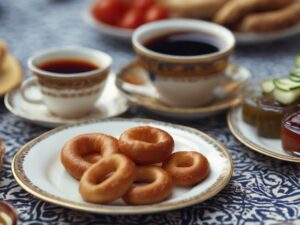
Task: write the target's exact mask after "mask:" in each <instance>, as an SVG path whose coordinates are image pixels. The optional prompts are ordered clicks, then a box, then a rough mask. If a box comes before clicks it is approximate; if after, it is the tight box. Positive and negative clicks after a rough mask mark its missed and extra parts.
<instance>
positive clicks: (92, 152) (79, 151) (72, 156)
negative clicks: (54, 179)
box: [61, 133, 119, 180]
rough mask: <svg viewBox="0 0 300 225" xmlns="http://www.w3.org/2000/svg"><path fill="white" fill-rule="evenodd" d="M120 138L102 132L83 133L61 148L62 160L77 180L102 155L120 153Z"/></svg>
mask: <svg viewBox="0 0 300 225" xmlns="http://www.w3.org/2000/svg"><path fill="white" fill-rule="evenodd" d="M118 152H119V147H118V140H117V139H116V138H114V137H112V136H108V135H104V134H101V133H92V134H83V135H79V136H76V137H74V138H72V139H71V140H69V141H68V142H67V143H66V144H65V145H64V146H63V148H62V150H61V162H62V164H63V166H64V167H65V169H66V170H67V171H68V172H69V173H70V174H71V175H72V176H73V177H74V178H75V179H77V180H80V178H81V176H82V175H83V173H84V172H85V171H86V170H87V169H88V168H89V167H90V166H91V165H92V164H93V163H95V162H97V161H99V159H100V158H101V157H106V156H109V155H111V154H113V153H118Z"/></svg>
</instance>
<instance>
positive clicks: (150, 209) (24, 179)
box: [12, 118, 233, 214]
mask: <svg viewBox="0 0 300 225" xmlns="http://www.w3.org/2000/svg"><path fill="white" fill-rule="evenodd" d="M107 121H117V122H128V121H134V122H138V123H152V124H154V125H160V126H167V127H172V128H176V129H180V130H183V131H186V132H190V133H193V134H195V135H197V136H199V137H200V138H201V139H204V140H205V141H206V142H207V143H209V144H211V145H213V146H214V147H215V148H216V149H217V151H218V152H219V156H221V157H222V158H223V159H224V160H226V161H227V162H228V163H226V168H224V169H223V170H222V171H221V174H220V175H219V178H218V179H217V181H216V182H215V183H214V184H212V185H211V186H210V187H208V188H207V189H206V190H205V191H204V192H201V194H199V195H197V196H194V197H189V198H187V199H184V200H180V201H178V202H170V203H158V204H152V205H143V206H114V205H101V204H91V203H78V202H75V201H71V200H66V199H64V198H61V197H58V196H55V195H53V194H50V193H48V192H47V191H45V190H42V189H40V188H39V187H37V186H36V185H35V184H33V183H32V182H31V180H30V178H29V177H28V176H27V174H25V172H24V168H23V166H24V160H25V158H26V156H27V154H28V153H29V151H30V150H31V149H32V147H33V146H35V145H36V144H37V143H39V142H41V141H43V140H44V139H46V138H47V137H50V136H51V135H53V134H56V133H58V132H60V131H63V130H67V129H69V128H72V127H79V126H81V125H85V124H92V123H96V122H107ZM12 173H13V175H14V177H15V179H16V181H17V182H18V184H19V185H20V186H21V187H22V188H24V189H25V190H26V191H27V192H29V193H31V194H32V195H34V196H35V197H37V198H39V199H41V200H43V201H46V202H50V203H53V204H57V205H60V206H64V207H67V208H71V209H77V210H82V211H87V212H93V213H101V214H142V213H155V212H163V211H168V210H174V209H178V208H182V207H186V206H190V205H193V204H196V203H200V202H203V201H205V200H207V199H209V198H211V197H213V196H214V195H216V194H217V193H219V192H220V191H221V190H222V189H223V188H224V187H225V186H226V185H227V184H228V182H229V180H230V178H231V176H232V173H233V162H232V158H231V155H230V153H229V152H228V151H227V149H226V148H225V147H224V146H223V145H222V144H221V143H219V142H218V141H216V140H215V139H213V138H212V137H210V136H208V135H207V134H205V133H203V132H201V131H199V130H196V129H194V128H189V127H186V126H181V125H176V124H171V123H166V122H161V121H156V120H149V119H127V118H114V119H105V120H91V121H85V122H82V123H77V124H72V125H67V126H62V127H59V128H56V129H53V130H51V131H48V132H46V133H44V134H42V135H41V136H39V137H37V138H35V139H33V140H32V141H30V142H29V143H27V144H26V145H25V146H23V147H22V148H21V150H20V151H19V152H18V153H17V154H16V155H15V156H14V158H13V162H12Z"/></svg>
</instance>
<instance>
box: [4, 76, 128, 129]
mask: <svg viewBox="0 0 300 225" xmlns="http://www.w3.org/2000/svg"><path fill="white" fill-rule="evenodd" d="M34 89H35V88H34V87H33V88H32V90H30V91H28V92H30V93H31V94H33V95H34V94H36V93H38V91H37V90H34ZM30 93H28V94H30ZM5 106H6V108H7V109H8V110H9V111H10V112H11V113H13V114H14V115H15V116H17V117H19V118H21V119H25V120H27V121H30V122H32V123H35V124H38V125H42V126H45V127H58V126H61V125H64V124H70V123H75V122H81V121H84V120H90V119H105V118H109V117H114V116H118V115H120V114H122V113H124V112H125V111H126V110H127V109H128V107H129V104H128V101H127V99H126V98H125V97H124V96H123V95H122V94H121V93H120V91H119V90H118V89H117V88H116V86H115V74H110V75H109V76H108V79H107V83H106V86H105V88H104V90H103V93H102V95H101V97H100V98H99V99H98V101H97V102H96V104H95V106H94V108H93V110H92V111H91V113H89V114H88V115H86V116H84V117H81V118H76V119H68V118H62V117H59V116H57V115H54V114H52V113H51V112H50V111H49V110H48V109H47V107H46V105H45V104H39V105H37V104H32V103H29V102H27V101H25V100H24V99H23V97H22V95H21V92H20V89H19V88H18V89H15V90H14V91H12V92H10V93H8V94H6V95H5Z"/></svg>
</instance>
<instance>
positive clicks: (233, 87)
mask: <svg viewBox="0 0 300 225" xmlns="http://www.w3.org/2000/svg"><path fill="white" fill-rule="evenodd" d="M226 76H227V78H226V81H224V88H225V90H226V91H228V95H227V96H226V97H220V98H217V99H216V100H214V101H213V102H212V103H210V104H209V105H206V106H202V107H195V108H176V107H172V106H168V105H166V104H163V103H161V102H160V101H159V100H158V99H159V97H158V94H157V92H156V90H155V89H154V88H153V86H152V85H151V84H150V82H149V80H148V79H149V78H148V73H147V71H146V70H144V69H143V68H142V67H141V66H139V65H138V64H137V62H132V63H130V64H128V65H126V66H125V67H123V69H121V71H120V72H119V73H118V74H117V80H116V86H117V87H118V88H119V89H120V91H122V92H123V93H124V94H125V96H126V97H127V98H128V100H129V101H130V102H132V103H134V104H136V105H139V106H142V107H143V108H145V109H147V110H150V111H151V112H154V113H156V114H160V115H163V116H167V117H173V118H176V119H195V118H201V117H207V116H210V115H213V114H216V113H219V112H222V111H224V110H226V109H227V108H229V107H231V106H234V105H237V104H238V103H240V101H241V99H242V93H241V90H242V89H243V87H244V86H245V84H246V83H247V82H248V80H249V79H250V78H251V73H250V72H249V71H248V70H247V69H246V68H244V67H241V66H237V65H234V64H230V65H229V66H228V68H227V70H226ZM146 94H147V95H146Z"/></svg>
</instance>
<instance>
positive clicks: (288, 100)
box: [273, 88, 300, 105]
mask: <svg viewBox="0 0 300 225" xmlns="http://www.w3.org/2000/svg"><path fill="white" fill-rule="evenodd" d="M273 95H274V98H275V99H276V100H277V101H278V102H280V103H282V104H284V105H289V104H292V103H294V102H295V101H297V100H298V99H299V98H300V88H298V89H294V90H292V91H283V90H280V89H278V88H275V89H274V92H273Z"/></svg>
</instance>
